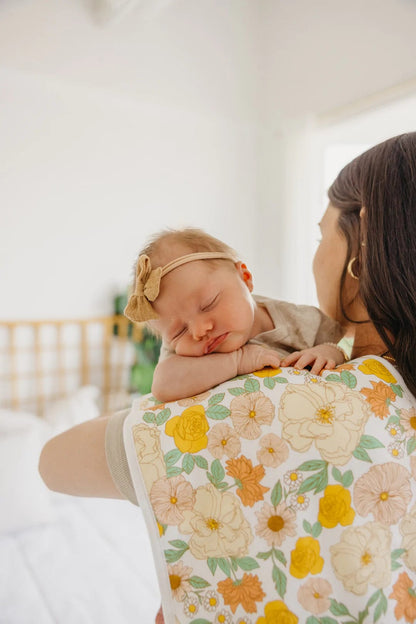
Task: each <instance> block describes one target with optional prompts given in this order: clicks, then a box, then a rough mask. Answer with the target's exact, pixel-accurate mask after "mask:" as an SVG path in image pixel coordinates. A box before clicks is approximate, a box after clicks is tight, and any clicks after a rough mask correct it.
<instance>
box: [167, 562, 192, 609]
mask: <svg viewBox="0 0 416 624" xmlns="http://www.w3.org/2000/svg"><path fill="white" fill-rule="evenodd" d="M168 574H169V582H170V588H171V590H172V596H173V598H174V599H175V600H177V601H178V602H182V600H183V599H184V598H185V596H186V594H187V592H189V591H191V589H192V586H191V584H190V583H189V580H188V579H189V578H190V577H191V576H192V568H189V567H187V566H184V565H183V563H182V561H179V563H175V564H173V565H168Z"/></svg>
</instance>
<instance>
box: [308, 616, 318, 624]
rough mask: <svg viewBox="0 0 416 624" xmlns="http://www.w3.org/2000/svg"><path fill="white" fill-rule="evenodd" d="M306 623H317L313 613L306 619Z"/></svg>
mask: <svg viewBox="0 0 416 624" xmlns="http://www.w3.org/2000/svg"><path fill="white" fill-rule="evenodd" d="M306 624H319V620H318V618H316V617H315V616H314V615H310V616H309V617H308V619H307V620H306Z"/></svg>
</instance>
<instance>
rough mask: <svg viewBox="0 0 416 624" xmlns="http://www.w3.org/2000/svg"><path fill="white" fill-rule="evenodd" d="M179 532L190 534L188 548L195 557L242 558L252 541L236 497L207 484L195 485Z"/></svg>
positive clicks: (248, 526) (248, 527) (247, 524)
mask: <svg viewBox="0 0 416 624" xmlns="http://www.w3.org/2000/svg"><path fill="white" fill-rule="evenodd" d="M183 516H184V520H183V521H182V523H181V524H180V526H179V530H180V531H181V533H185V534H191V537H190V539H189V549H190V551H191V553H192V554H193V556H194V557H195V558H196V559H207V558H208V557H242V556H243V555H245V554H247V552H248V546H249V544H250V543H251V542H252V540H253V535H252V533H251V529H250V525H249V523H248V522H247V520H246V519H245V518H244V514H243V512H242V510H241V507H240V503H239V500H238V498H237V497H236V496H234V494H231V493H230V492H225V493H221V492H219V491H218V490H217V489H216V488H215V487H214V486H213V485H212V484H211V483H209V484H208V485H203V486H200V487H199V488H197V490H196V492H195V504H194V506H193V509H192V510H186V511H184V512H183Z"/></svg>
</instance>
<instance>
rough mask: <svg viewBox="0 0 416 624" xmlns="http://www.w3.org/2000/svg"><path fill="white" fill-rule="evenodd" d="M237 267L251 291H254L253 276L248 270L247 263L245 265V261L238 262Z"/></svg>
mask: <svg viewBox="0 0 416 624" xmlns="http://www.w3.org/2000/svg"><path fill="white" fill-rule="evenodd" d="M235 267H236V269H237V271H238V273H239V275H240V277H241V279H242V280H243V282H244V283H245V284H246V286H247V288H248V289H249V291H250V292H253V276H252V275H251V273H250V271H249V270H248V268H247V265H245V264H244V262H236V263H235Z"/></svg>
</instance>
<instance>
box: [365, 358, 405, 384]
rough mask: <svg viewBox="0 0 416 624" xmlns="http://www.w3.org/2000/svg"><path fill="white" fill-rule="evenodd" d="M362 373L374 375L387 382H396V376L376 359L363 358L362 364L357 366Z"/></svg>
mask: <svg viewBox="0 0 416 624" xmlns="http://www.w3.org/2000/svg"><path fill="white" fill-rule="evenodd" d="M358 370H360V371H361V372H362V373H365V374H366V375H375V376H376V377H378V378H379V379H382V380H383V381H386V382H387V383H396V381H397V380H396V378H395V377H393V375H392V374H391V372H390V371H389V370H388V369H387V368H386V367H385V366H384V364H382V363H381V362H379V361H378V360H373V359H369V360H364V362H363V363H362V364H360V366H359V367H358Z"/></svg>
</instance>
